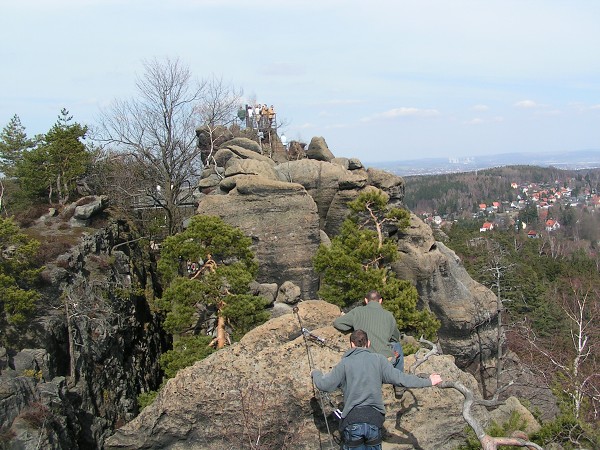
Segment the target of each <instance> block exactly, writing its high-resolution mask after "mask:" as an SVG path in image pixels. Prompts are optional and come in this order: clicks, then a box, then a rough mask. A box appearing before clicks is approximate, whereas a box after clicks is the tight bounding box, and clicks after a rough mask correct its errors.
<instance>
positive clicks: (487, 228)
mask: <svg viewBox="0 0 600 450" xmlns="http://www.w3.org/2000/svg"><path fill="white" fill-rule="evenodd" d="M493 229H494V224H493V223H492V222H483V225H481V228H480V229H479V231H480V232H482V233H483V232H484V231H491V230H493Z"/></svg>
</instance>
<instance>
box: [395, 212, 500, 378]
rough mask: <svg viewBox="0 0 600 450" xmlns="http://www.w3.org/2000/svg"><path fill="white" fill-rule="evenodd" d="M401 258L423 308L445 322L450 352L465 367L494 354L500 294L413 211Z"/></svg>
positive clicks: (399, 268) (443, 337)
mask: <svg viewBox="0 0 600 450" xmlns="http://www.w3.org/2000/svg"><path fill="white" fill-rule="evenodd" d="M398 249H399V251H400V255H401V256H400V258H399V259H398V260H397V261H396V262H395V263H393V265H392V268H393V270H394V272H396V273H397V274H398V276H399V277H400V278H403V279H407V280H410V281H412V282H413V284H414V285H415V286H416V287H417V291H418V292H419V301H420V302H421V306H422V307H425V308H428V309H430V310H431V311H432V312H433V313H434V314H435V315H436V317H437V318H438V319H439V320H440V322H441V328H440V330H439V332H438V336H439V339H440V343H441V345H442V348H443V350H444V353H449V354H451V355H454V356H455V357H456V360H457V364H458V365H459V367H467V366H471V365H473V364H475V365H476V364H478V363H479V358H481V360H488V359H490V358H491V357H493V356H494V352H495V348H496V344H495V339H496V333H497V332H496V330H495V328H494V325H493V323H494V319H495V317H496V296H495V295H494V294H493V293H492V292H491V291H490V290H489V289H487V288H486V287H484V286H482V285H481V284H479V283H477V282H475V281H474V280H473V279H472V278H471V277H470V276H469V274H468V273H467V271H466V270H465V268H464V267H463V266H462V264H461V262H460V260H459V258H458V257H457V256H456V254H455V253H454V252H453V251H452V250H450V249H448V248H447V247H446V246H445V245H444V244H443V243H441V242H436V241H435V239H434V238H433V234H432V231H431V228H430V227H429V226H427V225H426V224H425V223H424V222H423V221H422V220H420V219H419V218H418V217H416V216H415V215H414V214H411V218H410V226H409V227H408V228H407V229H406V230H404V232H403V234H402V235H401V236H399V239H398Z"/></svg>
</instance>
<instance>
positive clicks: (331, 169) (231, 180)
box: [198, 138, 496, 370]
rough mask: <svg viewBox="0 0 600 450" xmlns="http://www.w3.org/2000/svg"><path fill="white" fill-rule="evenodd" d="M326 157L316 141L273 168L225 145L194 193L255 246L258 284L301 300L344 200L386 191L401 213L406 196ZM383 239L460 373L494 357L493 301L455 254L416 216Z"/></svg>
mask: <svg viewBox="0 0 600 450" xmlns="http://www.w3.org/2000/svg"><path fill="white" fill-rule="evenodd" d="M325 150H326V151H325ZM327 152H329V153H331V152H330V151H329V149H328V148H327V144H326V143H325V142H324V140H322V138H314V139H313V140H312V141H311V145H310V146H309V150H308V151H307V156H308V159H300V160H294V161H287V162H283V163H280V164H275V163H274V162H273V161H271V160H270V159H269V158H267V157H265V156H263V155H260V154H259V153H257V152H256V151H251V150H247V149H244V148H242V147H240V146H238V145H233V144H232V143H231V141H228V142H224V143H223V144H222V146H221V148H220V149H219V151H218V152H217V154H216V155H215V161H218V163H217V164H223V167H220V166H219V165H216V166H211V168H210V169H211V170H210V171H208V172H207V174H206V176H205V178H204V179H202V180H201V181H200V186H202V187H207V186H209V185H210V186H212V187H211V188H210V189H208V190H207V191H205V192H207V193H208V194H209V195H205V196H203V197H202V198H201V199H200V201H199V207H198V213H200V214H209V215H218V216H220V217H221V218H222V219H223V220H225V221H226V222H228V223H230V224H232V225H235V226H237V227H240V228H241V229H242V230H243V231H244V232H245V233H246V234H247V235H248V236H250V237H252V239H253V248H254V251H255V253H256V255H257V257H258V260H259V263H260V268H259V280H258V281H259V282H263V283H273V282H275V283H277V284H278V285H279V286H281V285H282V283H284V282H286V281H291V282H293V283H294V284H296V285H297V286H299V287H300V289H301V296H302V298H304V299H307V298H316V297H317V290H318V277H317V275H316V274H315V273H314V271H313V268H312V258H313V256H314V254H315V252H316V250H317V248H318V246H319V244H320V243H326V242H328V240H329V238H330V237H333V236H335V235H336V234H337V233H338V231H339V229H340V226H341V224H342V223H343V221H344V220H345V219H346V217H347V216H348V213H349V211H348V207H347V204H348V202H350V201H352V200H354V199H356V198H357V197H358V196H359V195H360V193H361V192H364V191H366V190H370V189H380V190H382V191H383V192H385V194H386V195H387V196H388V197H389V201H390V204H392V205H396V206H401V205H402V200H403V198H404V180H403V179H402V178H401V177H399V176H396V175H393V174H390V173H388V172H385V171H383V170H378V169H373V168H368V169H365V168H364V167H363V165H362V163H361V162H360V161H359V160H357V159H355V158H351V159H347V158H334V157H333V155H329V153H327ZM330 156H331V157H330ZM216 174H219V175H216ZM206 180H211V181H210V182H209V181H206ZM387 232H388V234H389V235H390V236H391V237H392V238H394V239H397V242H398V249H399V251H400V254H401V258H400V260H399V261H397V262H396V263H394V264H393V265H392V269H393V270H394V271H395V272H396V273H397V274H398V275H399V276H400V277H401V278H404V279H408V280H410V281H412V282H413V283H414V284H415V286H416V287H417V290H418V292H419V294H420V306H421V307H423V308H429V309H430V310H431V311H433V312H434V313H435V314H436V315H437V316H438V318H439V319H440V321H441V322H442V328H441V329H440V332H439V336H440V342H441V344H442V347H443V348H444V350H445V352H447V353H449V354H452V355H454V356H456V358H457V364H458V365H459V367H467V366H472V368H473V370H475V369H476V367H475V366H476V365H477V364H478V363H479V361H481V360H487V359H489V358H491V357H493V355H494V354H495V347H496V345H495V336H496V331H495V330H494V329H493V323H494V320H495V317H496V305H495V296H494V294H493V293H492V292H491V291H490V290H489V289H487V288H485V287H484V286H482V285H480V284H478V283H476V282H475V281H473V280H472V279H471V278H470V276H469V275H468V274H467V272H466V271H465V269H464V268H463V267H462V265H461V263H460V261H459V260H458V258H457V257H456V255H455V254H454V253H453V252H452V251H451V250H449V249H447V248H446V247H445V246H444V245H443V244H442V243H439V242H436V241H435V239H434V237H433V234H432V231H431V228H430V227H429V226H427V225H426V224H425V223H424V222H423V221H421V220H420V219H419V218H418V217H417V216H415V215H411V220H410V227H409V228H408V229H406V230H404V231H403V232H401V233H399V232H398V230H397V229H395V228H391V229H389V230H387ZM358 300H360V299H357V301H358Z"/></svg>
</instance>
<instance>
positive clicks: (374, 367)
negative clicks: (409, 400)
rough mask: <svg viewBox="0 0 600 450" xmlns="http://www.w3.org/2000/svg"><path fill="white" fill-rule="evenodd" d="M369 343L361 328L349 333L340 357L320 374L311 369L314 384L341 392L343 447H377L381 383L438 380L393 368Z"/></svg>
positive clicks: (410, 384)
mask: <svg viewBox="0 0 600 450" xmlns="http://www.w3.org/2000/svg"><path fill="white" fill-rule="evenodd" d="M370 346H371V342H370V341H369V336H368V335H367V333H365V332H364V331H363V330H354V331H353V332H352V334H351V335H350V350H348V351H346V353H344V356H342V360H341V361H340V362H339V363H338V364H337V365H336V366H335V367H334V368H333V369H332V370H331V372H329V373H328V374H325V375H323V373H322V372H321V371H320V370H316V369H315V370H313V371H312V372H311V377H312V380H313V383H314V384H315V386H316V387H317V388H318V389H320V390H322V391H326V392H332V391H334V390H336V389H337V388H341V389H342V390H343V392H344V410H343V411H342V419H341V423H340V431H341V433H342V438H343V446H342V449H343V450H348V449H353V450H361V449H362V450H381V441H382V433H381V429H382V427H383V422H384V420H385V407H384V405H383V395H382V391H381V386H382V384H383V383H387V384H393V385H395V386H404V387H408V388H422V387H430V386H435V385H436V384H438V383H441V382H442V378H441V377H440V376H439V375H438V374H435V373H434V374H431V375H430V376H429V378H420V377H418V376H415V375H410V374H405V373H403V372H400V371H398V370H395V369H394V368H393V367H392V365H391V364H390V363H389V362H388V361H387V359H386V358H385V357H384V356H383V355H380V354H378V353H374V352H372V351H370V350H369V347H370Z"/></svg>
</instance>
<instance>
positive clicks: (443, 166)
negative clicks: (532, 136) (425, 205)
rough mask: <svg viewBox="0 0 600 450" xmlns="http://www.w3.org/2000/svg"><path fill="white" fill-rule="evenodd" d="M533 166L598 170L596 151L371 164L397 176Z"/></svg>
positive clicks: (597, 151) (599, 163)
mask: <svg viewBox="0 0 600 450" xmlns="http://www.w3.org/2000/svg"><path fill="white" fill-rule="evenodd" d="M521 164H523V165H533V166H540V167H556V168H560V169H572V170H576V169H593V168H597V167H600V149H590V150H579V151H573V152H561V153H556V152H553V153H550V152H547V153H539V152H538V153H503V154H495V155H482V156H471V157H454V156H450V157H447V158H423V159H415V160H402V161H389V162H374V163H369V162H368V161H365V165H367V166H368V167H377V168H381V169H384V170H387V171H388V172H391V173H394V174H396V175H400V176H408V175H440V174H445V173H457V172H474V171H477V170H483V169H489V168H491V167H503V166H507V165H521Z"/></svg>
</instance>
